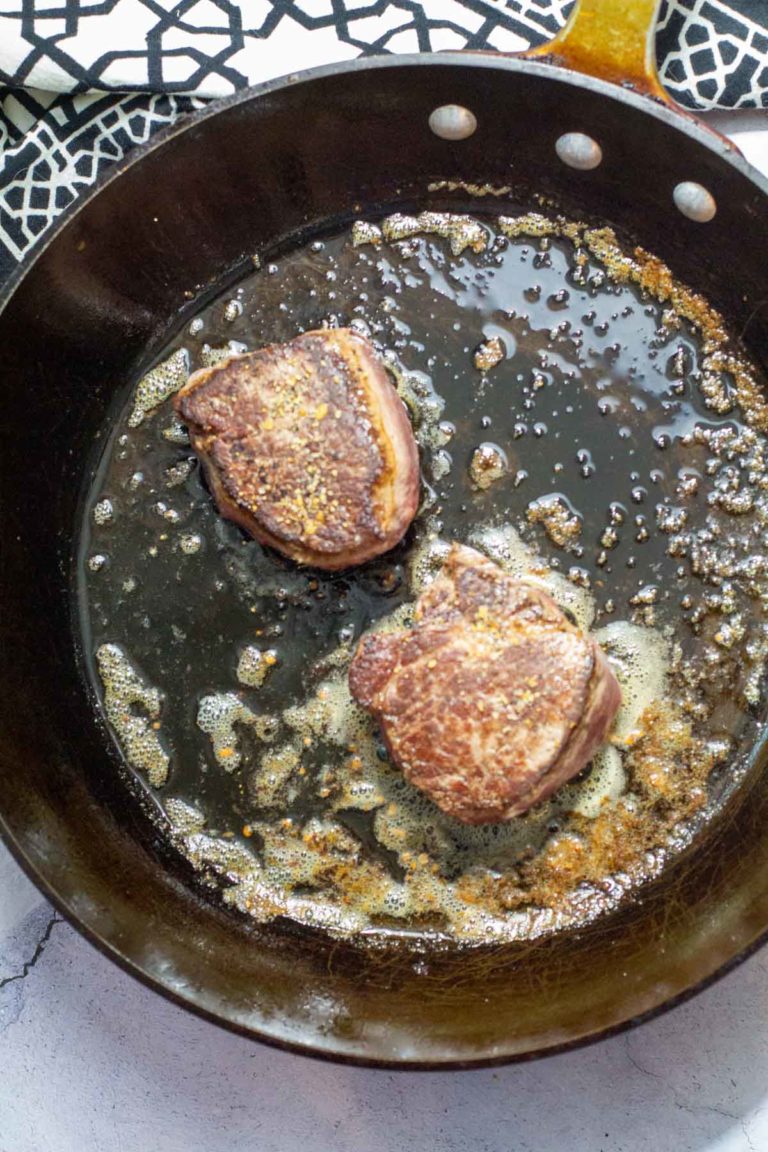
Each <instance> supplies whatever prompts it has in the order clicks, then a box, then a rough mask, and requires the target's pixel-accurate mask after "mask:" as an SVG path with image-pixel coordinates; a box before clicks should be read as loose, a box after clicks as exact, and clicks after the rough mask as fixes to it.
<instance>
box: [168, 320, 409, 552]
mask: <svg viewBox="0 0 768 1152" xmlns="http://www.w3.org/2000/svg"><path fill="white" fill-rule="evenodd" d="M175 407H176V411H177V412H178V413H179V415H180V416H181V418H182V419H183V420H184V421H185V422H186V424H187V425H188V426H189V434H190V439H191V441H192V446H193V448H194V449H195V451H196V452H197V453H198V455H199V456H200V458H201V460H202V462H203V465H204V467H205V470H206V475H207V477H208V482H209V484H210V487H211V490H212V492H213V495H214V497H215V499H216V503H217V504H218V507H219V511H220V512H221V513H222V515H224V516H227V517H228V518H229V519H230V520H234V521H235V522H236V523H238V524H239V525H240V526H241V527H242V528H244V529H245V530H246V532H249V533H250V534H251V535H252V536H255V537H256V539H257V540H260V541H261V542H262V543H263V544H269V545H271V547H273V548H276V549H278V550H279V551H280V552H283V553H284V554H285V555H286V556H290V557H291V559H293V560H296V561H298V562H299V563H300V564H312V565H315V566H316V567H318V568H326V569H338V568H347V567H349V566H350V565H352V564H361V563H363V561H365V560H370V559H371V558H372V557H373V556H378V555H379V554H380V553H382V552H386V551H387V550H388V549H389V548H392V547H393V546H394V545H395V544H396V543H397V542H398V540H399V539H400V537H401V536H402V535H403V533H404V532H405V530H406V529H407V527H408V525H409V524H410V522H411V520H412V519H413V517H414V515H415V514H416V509H417V506H418V501H419V459H418V450H417V447H416V441H415V440H414V436H413V431H412V429H411V424H410V421H409V419H408V414H407V412H406V410H405V406H404V404H403V402H402V400H401V399H400V397H399V396H398V394H397V392H396V391H395V388H394V387H393V385H392V383H391V382H390V380H389V378H388V376H387V374H386V372H385V371H384V368H383V367H382V365H381V364H380V363H379V361H378V360H377V358H376V355H375V353H374V350H373V348H372V347H371V345H370V344H369V342H368V341H367V340H365V339H364V338H363V337H362V336H359V335H358V334H357V333H355V332H352V331H350V330H349V329H344V328H339V329H329V330H322V331H317V332H306V333H304V335H302V336H297V337H296V339H295V340H291V341H290V343H288V344H281V345H278V344H272V345H269V346H268V347H266V348H262V349H260V350H259V351H258V352H249V353H247V354H246V355H244V356H230V357H228V358H227V359H226V360H223V361H222V362H221V363H220V364H217V365H215V366H214V367H213V368H205V369H202V370H201V371H199V372H195V373H194V374H193V375H192V376H191V377H190V378H189V381H188V382H187V384H186V385H185V386H184V388H182V389H181V391H180V392H179V393H178V395H177V396H176V400H175Z"/></svg>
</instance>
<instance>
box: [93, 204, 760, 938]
mask: <svg viewBox="0 0 768 1152" xmlns="http://www.w3.org/2000/svg"><path fill="white" fill-rule="evenodd" d="M489 202H490V203H489ZM482 205H483V211H482V212H478V211H477V202H475V204H474V211H473V212H472V214H471V215H459V214H456V213H455V212H452V213H430V214H425V215H422V216H420V217H403V216H400V215H396V216H390V217H387V218H386V219H384V220H382V219H378V220H375V221H368V222H360V221H358V222H356V223H354V224H353V223H351V222H350V224H349V225H348V226H345V227H343V228H338V227H337V228H335V229H333V230H331V231H327V232H318V233H317V234H316V235H315V237H314V238H310V239H307V238H306V237H302V238H301V241H298V240H297V242H296V243H295V244H287V245H285V246H284V247H283V248H282V249H281V250H280V251H279V252H277V253H273V254H271V255H269V254H268V255H267V256H262V258H261V259H260V260H259V261H257V263H258V265H259V266H258V267H256V268H254V269H252V270H250V271H249V273H248V274H247V275H244V276H243V278H242V279H240V280H239V281H238V282H236V283H235V284H234V285H232V284H229V285H227V287H226V289H224V290H222V292H221V293H220V294H219V295H218V296H216V298H215V299H214V300H213V301H212V303H210V304H208V305H207V306H206V307H204V308H202V309H201V310H200V312H199V314H198V315H197V316H196V317H195V319H194V320H193V321H192V322H191V323H185V326H184V328H183V329H181V330H179V331H176V332H174V333H173V334H172V335H171V336H169V340H168V343H167V346H166V348H165V349H164V350H163V352H162V353H161V354H160V355H159V357H158V358H157V363H156V365H155V367H154V368H153V370H152V371H151V372H150V373H149V374H148V375H145V376H144V377H143V378H142V380H141V381H138V382H136V384H135V385H134V386H133V387H132V388H131V390H130V394H129V395H128V396H127V397H126V398H125V403H124V406H123V408H122V410H121V411H120V413H119V415H118V416H117V418H116V419H115V420H113V421H112V422H111V424H110V427H109V429H108V430H107V437H106V448H105V450H104V452H103V455H102V458H101V462H100V464H99V467H98V469H97V473H96V476H95V480H94V482H93V485H92V487H91V490H90V491H89V493H88V496H87V499H86V506H85V515H84V519H83V523H82V531H81V536H80V541H79V562H78V605H79V612H80V623H81V629H82V636H83V648H84V652H85V654H86V661H87V665H88V672H89V675H90V678H91V680H92V683H93V685H94V688H95V691H96V694H97V697H98V699H99V706H100V708H101V710H102V712H103V714H104V715H105V717H106V719H107V721H108V724H109V726H110V729H111V733H112V736H113V738H114V743H115V747H116V748H117V749H118V750H119V753H120V757H121V763H122V766H123V768H124V769H125V771H126V772H127V773H129V774H130V775H131V776H132V778H133V780H134V781H139V782H140V784H141V787H142V789H143V790H144V793H145V796H146V798H147V799H148V801H149V804H150V807H151V810H152V813H153V818H154V819H156V820H157V822H158V824H159V826H160V827H161V829H162V830H163V833H164V835H165V836H167V837H168V838H169V839H170V840H171V841H172V842H173V844H174V846H175V848H176V849H177V850H178V852H180V853H181V854H183V855H184V856H185V857H187V858H188V859H189V860H191V861H192V863H193V865H194V866H195V868H196V869H197V870H198V872H199V874H200V875H201V877H203V878H204V879H205V880H206V881H208V882H210V884H211V898H212V899H215V900H219V899H222V898H223V899H224V900H225V901H226V902H228V903H229V904H231V905H232V906H234V907H236V908H237V909H239V910H240V911H241V912H246V913H248V914H250V915H252V916H254V917H255V918H257V919H262V920H268V919H270V918H272V917H274V916H277V915H287V916H289V917H291V918H293V919H295V920H297V921H299V922H301V923H303V924H308V925H313V926H318V927H321V928H323V929H324V930H326V931H328V932H330V933H332V934H335V935H339V936H346V937H352V938H361V937H365V938H367V939H370V940H371V941H386V940H387V939H389V938H393V937H394V938H397V939H399V938H402V937H403V936H410V937H413V936H414V935H415V936H418V937H428V938H430V939H434V938H436V937H437V938H440V939H446V940H459V941H461V942H463V943H466V944H472V943H478V942H488V941H489V940H509V939H521V938H531V937H534V936H539V935H542V934H546V933H551V932H553V931H563V930H567V929H572V928H575V927H578V926H579V925H583V924H584V923H585V922H586V921H587V920H590V919H594V918H595V917H597V916H600V915H604V914H606V913H607V912H608V911H609V910H610V909H612V908H615V907H616V906H617V905H618V904H619V903H620V902H621V901H623V900H626V899H627V897H628V896H629V895H630V894H632V893H633V892H634V891H635V890H637V889H638V887H640V886H641V885H643V884H645V883H647V882H648V880H649V879H650V878H652V877H654V876H656V875H658V874H659V873H660V872H661V871H662V870H663V869H664V867H665V866H666V865H667V864H668V862H669V861H670V860H671V859H672V858H673V857H675V856H677V855H679V854H680V853H681V852H683V851H685V850H688V849H689V847H690V846H691V844H692V843H693V844H695V839H696V835H697V833H698V832H699V831H700V829H701V828H702V827H703V825H704V824H706V823H707V822H708V821H711V820H712V819H713V818H714V817H715V816H716V815H717V813H718V812H719V811H721V810H722V808H723V807H724V806H725V805H726V804H727V803H728V802H729V800H730V798H731V797H732V796H733V794H734V792H735V790H736V788H737V786H738V784H739V782H740V781H741V780H742V779H743V777H744V774H745V771H746V762H747V757H746V753H745V749H749V748H751V747H752V746H753V745H754V742H755V740H756V738H757V735H758V731H759V724H760V721H761V715H760V712H759V706H758V702H759V700H760V685H761V681H762V676H763V668H764V663H765V657H766V653H767V652H768V640H767V639H766V635H767V633H766V624H765V609H766V595H768V582H767V581H766V575H765V567H766V564H765V561H764V559H763V557H762V556H761V554H760V551H759V544H760V539H761V533H762V532H763V531H764V527H763V526H764V524H765V521H766V519H768V498H767V497H766V491H768V476H766V472H765V467H766V456H765V452H766V441H765V437H764V433H763V428H764V427H765V416H766V414H765V411H764V409H763V406H762V404H761V402H760V401H759V392H760V387H761V386H762V384H763V382H762V380H761V379H760V377H759V374H758V373H757V371H756V370H755V369H754V368H752V367H751V366H750V365H749V364H748V363H747V362H746V361H745V359H744V358H743V356H742V355H741V354H740V352H739V349H738V348H737V347H736V346H735V345H734V344H733V343H732V342H731V341H730V339H729V337H728V334H727V333H726V332H725V331H724V330H723V327H722V322H721V321H720V319H719V317H718V316H717V315H716V314H714V313H713V312H712V310H711V309H709V308H708V306H707V305H706V303H705V302H704V301H702V300H701V299H700V298H698V297H695V296H694V295H693V294H692V293H691V292H689V291H688V290H687V289H685V287H684V286H681V285H677V284H675V282H674V281H672V280H671V279H670V278H669V276H668V274H667V272H666V270H665V269H664V268H663V266H661V265H659V264H658V262H653V261H652V260H650V259H647V258H646V257H644V256H643V255H642V254H640V256H638V255H637V254H636V253H633V250H632V249H631V248H628V247H627V246H626V245H624V246H622V245H621V244H619V242H618V241H616V239H615V237H613V236H612V235H611V234H610V233H608V232H607V230H600V229H592V228H589V227H588V226H586V225H581V224H579V223H578V222H574V221H566V220H563V219H560V218H556V217H554V216H547V215H541V214H538V213H534V214H527V215H525V216H520V215H519V214H514V213H512V212H511V211H509V212H508V213H507V214H505V213H504V209H503V205H502V202H501V201H500V200H499V199H498V198H494V197H492V196H486V197H485V199H484V200H483V201H482ZM323 325H329V326H334V325H352V326H353V327H357V328H359V330H360V331H362V332H365V333H366V334H368V335H370V336H371V338H372V339H373V341H374V343H375V345H376V346H377V348H378V350H379V353H380V355H381V356H382V358H383V360H384V362H385V363H386V364H387V365H388V367H389V369H390V371H391V373H392V377H393V380H394V382H395V383H396V385H397V387H398V389H399V390H400V392H401V395H402V396H403V399H404V400H405V402H406V404H407V405H408V407H409V409H410V411H411V414H412V417H413V422H414V427H415V430H416V434H417V439H418V441H419V445H420V449H421V458H422V470H423V502H422V507H421V509H420V512H419V515H418V517H417V520H416V522H415V524H414V526H413V527H412V529H411V530H410V531H409V533H408V535H407V536H406V538H405V539H404V541H403V542H402V543H401V544H400V545H399V546H398V547H397V548H396V549H395V550H394V551H393V552H391V553H389V554H388V555H386V556H385V557H382V558H381V559H379V560H376V561H374V562H372V563H369V564H366V565H363V566H362V567H360V568H358V569H355V570H354V571H349V572H345V573H341V574H324V573H321V572H317V571H312V570H301V569H297V568H296V567H295V566H294V565H292V564H291V563H289V562H287V561H285V560H283V559H282V558H281V557H279V556H278V555H276V554H275V553H273V552H270V551H268V550H265V549H263V548H262V547H261V546H260V545H258V544H257V543H256V542H254V541H252V540H250V539H248V538H246V537H245V536H244V534H243V533H242V532H241V531H240V530H239V529H238V528H237V527H235V526H234V525H232V524H231V523H228V522H227V521H225V520H223V519H222V518H221V517H220V516H219V515H218V514H217V512H216V509H215V507H214V505H213V502H212V500H211V497H210V494H209V493H208V491H207V489H206V487H205V484H204V482H203V480H202V477H201V473H200V468H199V466H198V464H197V461H196V460H195V458H194V455H193V454H192V452H191V449H190V447H189V442H188V439H187V437H186V433H185V430H184V428H183V426H181V425H180V424H179V423H178V421H177V420H176V419H175V417H174V416H173V413H172V406H171V398H170V397H171V394H172V391H173V389H174V388H175V387H178V386H179V385H180V384H181V383H182V382H183V380H184V379H185V378H186V375H187V373H188V371H190V370H192V369H194V368H197V367H201V366H203V365H206V364H212V363H215V362H216V361H217V360H219V359H221V358H222V356H223V355H225V354H227V353H228V352H231V351H235V352H238V351H245V350H246V349H255V348H258V347H261V346H263V345H264V344H267V343H271V342H282V341H286V340H289V339H290V338H292V337H293V336H295V335H296V334H297V333H298V332H301V331H306V330H309V329H313V328H319V327H321V326H323ZM452 540H458V541H462V542H465V543H469V544H472V545H474V546H475V547H477V548H478V549H479V550H481V551H485V552H486V553H487V554H489V555H490V556H492V557H493V558H495V559H497V560H498V561H499V562H500V563H502V564H503V565H505V566H506V567H508V568H509V569H510V570H512V571H514V572H515V573H516V574H518V575H523V576H525V577H526V578H528V579H534V580H537V581H540V582H542V583H544V584H545V585H546V586H547V587H548V588H549V589H550V590H551V591H552V594H553V595H554V596H555V598H556V599H557V600H558V601H559V602H560V603H561V605H562V606H563V607H564V608H565V609H566V610H567V611H569V612H570V613H571V614H572V615H573V617H574V618H575V619H576V620H577V621H578V622H579V623H580V624H581V625H582V626H583V627H585V628H589V629H592V630H593V631H594V632H595V633H596V635H597V636H598V638H599V639H600V640H601V642H602V643H603V644H604V645H605V647H606V650H607V651H608V653H609V655H610V656H611V658H612V659H613V661H614V663H615V666H616V668H617V671H618V673H619V675H620V678H621V680H622V685H623V689H624V700H625V705H624V708H623V712H622V716H621V718H620V724H619V728H618V730H617V733H616V737H617V739H616V742H615V743H614V744H613V745H612V746H611V747H609V748H608V749H607V750H606V751H605V752H604V753H602V754H601V755H600V756H599V757H598V758H597V759H596V761H595V762H594V763H593V765H592V766H591V767H590V768H588V769H587V770H586V771H585V772H584V773H583V774H582V775H581V777H579V778H578V779H577V780H576V781H575V782H573V783H572V784H571V785H569V786H567V787H566V788H564V789H561V790H560V792H558V793H557V794H556V795H555V796H554V797H552V798H551V799H550V800H549V801H547V802H545V803H543V804H541V805H539V806H538V807H537V808H536V809H534V810H533V811H532V812H530V813H529V814H527V815H526V816H525V817H522V818H519V819H517V820H514V821H512V822H510V823H509V824H507V825H494V826H489V827H487V828H484V829H468V828H466V827H463V826H462V825H460V824H459V823H457V822H456V821H454V820H452V819H450V818H449V817H447V816H445V815H443V814H442V813H440V812H439V811H438V810H437V809H436V808H435V807H434V806H433V805H432V804H431V803H430V802H429V801H428V800H426V799H425V798H424V797H422V796H420V795H419V794H418V793H416V792H415V790H413V789H412V788H411V787H410V786H409V785H407V784H406V783H405V781H404V780H403V778H402V777H401V775H400V773H399V772H398V771H397V770H396V769H395V768H394V767H392V766H391V765H390V764H389V763H388V762H387V759H386V752H385V749H384V748H383V746H382V744H381V741H380V739H379V737H378V733H377V732H376V730H375V727H374V726H373V724H372V722H371V721H370V720H369V719H368V718H367V717H366V716H365V715H364V714H362V713H361V712H360V711H359V710H358V709H357V708H356V707H355V706H354V705H353V704H352V702H351V700H350V698H349V694H348V690H347V687H346V669H347V666H348V663H349V660H350V659H351V655H352V653H353V651H354V646H355V644H356V641H357V640H358V639H359V637H360V635H361V634H362V633H363V632H364V631H366V630H367V629H369V628H371V627H392V626H400V625H403V624H405V623H407V622H408V619H409V614H410V612H411V609H412V605H413V602H414V599H415V597H416V596H417V595H418V592H419V589H420V588H422V587H423V586H424V584H425V583H426V582H427V581H429V580H430V579H431V578H433V576H434V574H435V572H436V571H438V570H439V564H440V559H441V556H442V555H443V554H444V551H445V548H446V547H447V544H448V543H449V542H450V541H452ZM126 797H127V799H126V802H130V801H129V800H128V794H127V793H126Z"/></svg>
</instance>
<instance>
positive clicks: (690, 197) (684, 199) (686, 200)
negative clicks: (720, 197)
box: [672, 180, 717, 224]
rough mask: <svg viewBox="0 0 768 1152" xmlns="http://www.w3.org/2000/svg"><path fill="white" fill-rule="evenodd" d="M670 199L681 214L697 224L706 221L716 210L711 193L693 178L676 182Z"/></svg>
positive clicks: (715, 203) (715, 202)
mask: <svg viewBox="0 0 768 1152" xmlns="http://www.w3.org/2000/svg"><path fill="white" fill-rule="evenodd" d="M672 199H673V200H674V202H675V205H676V206H677V208H678V209H679V211H680V212H682V214H683V216H687V217H688V219H689V220H695V221H696V223H697V224H706V223H708V221H710V220H711V219H712V217H713V216H714V215H715V212H717V201H716V200H715V198H714V196H713V195H712V193H711V192H708V191H707V189H706V188H705V187H704V185H703V184H697V183H696V182H695V181H694V180H683V181H682V183H680V184H676V185H675V187H674V190H673V192H672Z"/></svg>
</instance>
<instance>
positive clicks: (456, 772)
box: [349, 545, 621, 824]
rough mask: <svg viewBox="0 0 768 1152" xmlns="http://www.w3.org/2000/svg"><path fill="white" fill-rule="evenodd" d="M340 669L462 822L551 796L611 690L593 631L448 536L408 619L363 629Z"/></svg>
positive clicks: (402, 759) (605, 710)
mask: <svg viewBox="0 0 768 1152" xmlns="http://www.w3.org/2000/svg"><path fill="white" fill-rule="evenodd" d="M349 679H350V687H351V690H352V694H353V696H354V697H355V699H356V700H357V701H358V702H359V703H360V704H362V705H363V706H364V707H365V708H367V709H369V710H370V711H371V712H372V713H373V715H374V716H375V717H376V718H377V719H378V721H379V722H380V724H381V728H382V732H383V735H384V739H385V741H386V743H387V746H388V748H389V750H390V753H391V755H392V758H393V760H394V761H395V763H396V764H397V765H399V767H400V768H402V770H403V772H404V773H405V775H406V777H407V779H408V780H410V782H411V783H412V784H414V785H415V786H416V787H417V788H420V789H421V790H422V791H424V792H426V793H427V794H428V795H429V796H431V798H432V799H433V800H434V801H435V803H436V804H437V805H438V806H439V807H440V808H442V809H443V811H445V812H447V813H449V814H450V815H451V816H455V817H456V819H458V820H461V821H463V822H464V823H465V824H489V823H495V822H497V821H502V820H509V819H510V818H511V817H513V816H518V815H520V814H521V813H523V812H525V811H527V809H528V808H530V807H531V806H532V805H533V804H535V803H536V802H537V801H539V800H543V799H544V798H545V797H546V796H549V795H550V794H551V793H552V792H554V791H555V789H556V788H559V787H560V785H561V784H564V783H565V781H566V780H568V779H570V777H571V776H574V775H575V774H576V773H577V772H578V771H579V770H580V769H581V768H583V767H584V766H585V764H587V763H588V762H589V760H590V759H591V758H592V756H593V755H594V753H595V752H596V750H597V748H598V747H599V746H600V744H601V743H602V742H603V741H604V740H605V738H606V736H607V734H608V732H609V730H610V727H611V724H612V723H613V720H614V717H615V715H616V712H617V710H618V707H619V704H620V702H621V693H620V689H619V686H618V683H617V681H616V678H615V676H614V675H613V672H612V671H611V669H610V666H609V665H608V662H607V660H606V658H605V656H604V655H603V653H602V651H601V649H600V648H599V646H598V645H597V643H596V642H595V641H594V640H592V639H591V638H590V637H588V636H585V635H584V634H583V633H582V632H580V631H579V630H578V628H576V627H575V626H574V625H573V624H571V623H570V622H569V621H568V619H567V618H566V617H565V616H564V615H563V613H562V612H561V611H560V609H559V608H558V607H557V605H556V604H555V602H554V601H553V600H552V599H551V597H550V596H548V595H547V593H546V592H543V591H541V589H539V588H537V587H534V586H533V585H530V584H525V583H523V582H522V581H520V580H517V579H515V578H514V577H512V576H509V575H508V574H507V573H505V572H504V571H503V570H502V569H501V568H500V567H499V566H498V565H497V564H495V563H493V561H491V560H488V559H486V558H485V557H484V556H481V555H480V553H479V552H476V551H475V550H474V549H472V548H466V547H463V546H460V545H454V546H453V548H452V549H451V551H450V553H449V554H448V557H447V559H446V562H445V565H444V567H443V570H442V572H441V574H440V576H439V577H438V578H437V579H436V580H435V581H434V583H432V584H431V585H430V586H429V587H428V588H427V589H426V591H425V592H424V593H423V594H422V596H421V597H420V599H419V602H418V604H417V607H416V615H415V620H414V625H413V627H412V628H411V629H409V630H407V631H399V632H390V633H387V632H376V633H371V634H369V635H368V636H364V637H363V639H362V640H361V642H360V645H359V647H358V650H357V652H356V654H355V657H354V660H353V661H352V665H351V667H350V673H349Z"/></svg>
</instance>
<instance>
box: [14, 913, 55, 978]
mask: <svg viewBox="0 0 768 1152" xmlns="http://www.w3.org/2000/svg"><path fill="white" fill-rule="evenodd" d="M62 923H63V920H62V918H61V916H58V915H57V914H56V913H55V912H53V913H52V915H51V918H50V920H49V921H48V923H47V924H46V926H45V929H44V930H43V934H42V936H41V937H40V939H39V940H38V942H37V944H36V945H35V948H34V951H33V953H32V955H31V956H30V958H29V960H25V961H24V963H23V964H22V966H21V971H20V972H15V973H14V974H13V975H12V976H6V977H5V978H4V979H2V980H0V991H2V989H3V988H5V987H7V985H8V984H13V982H14V981H15V980H24V979H25V978H26V977H27V976H28V975H29V973H30V972H31V971H32V969H33V968H34V966H35V965H36V964H37V962H38V960H39V959H40V957H41V956H42V954H43V952H45V947H46V945H47V943H48V941H49V940H50V938H51V932H53V927H54V925H55V924H62Z"/></svg>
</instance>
